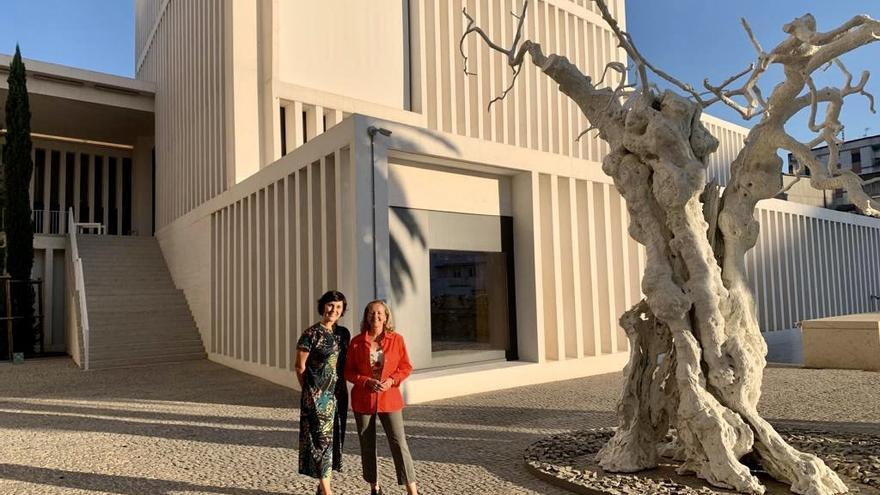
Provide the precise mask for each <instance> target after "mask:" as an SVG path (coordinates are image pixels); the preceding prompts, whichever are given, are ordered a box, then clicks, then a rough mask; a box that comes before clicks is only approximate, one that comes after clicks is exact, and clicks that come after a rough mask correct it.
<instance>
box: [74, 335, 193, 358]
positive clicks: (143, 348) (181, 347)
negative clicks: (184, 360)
mask: <svg viewBox="0 0 880 495" xmlns="http://www.w3.org/2000/svg"><path fill="white" fill-rule="evenodd" d="M90 349H91V355H92V356H93V357H98V355H101V356H106V355H108V354H126V355H128V354H131V355H138V356H145V355H148V354H149V355H152V354H156V355H158V354H168V353H169V352H173V353H174V354H180V353H182V352H202V351H204V350H205V348H204V346H202V341H201V340H193V339H190V340H166V341H155V342H136V343H128V344H123V343H119V344H98V343H95V344H94V345H92V346H91V347H90Z"/></svg>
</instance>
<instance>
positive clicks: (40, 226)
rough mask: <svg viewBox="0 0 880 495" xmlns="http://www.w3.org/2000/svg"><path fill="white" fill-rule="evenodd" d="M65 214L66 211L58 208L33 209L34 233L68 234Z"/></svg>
mask: <svg viewBox="0 0 880 495" xmlns="http://www.w3.org/2000/svg"><path fill="white" fill-rule="evenodd" d="M63 215H64V212H63V211H58V210H33V211H32V213H31V219H32V220H33V223H34V234H59V235H64V234H66V233H67V232H65V230H64V227H65V224H64V222H63V221H62V219H63V218H64V216H63Z"/></svg>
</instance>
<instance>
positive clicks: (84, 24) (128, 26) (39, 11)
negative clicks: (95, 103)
mask: <svg viewBox="0 0 880 495" xmlns="http://www.w3.org/2000/svg"><path fill="white" fill-rule="evenodd" d="M16 43H18V44H19V45H20V46H21V55H22V57H24V58H29V59H33V60H39V61H42V62H53V63H56V64H62V65H69V66H72V67H77V68H80V69H88V70H93V71H98V72H107V73H110V74H116V75H120V76H128V77H132V76H133V75H134V0H0V53H3V54H7V55H11V54H13V53H15V44H16Z"/></svg>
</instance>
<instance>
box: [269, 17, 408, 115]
mask: <svg viewBox="0 0 880 495" xmlns="http://www.w3.org/2000/svg"><path fill="white" fill-rule="evenodd" d="M408 3H409V2H408V1H406V0H374V1H370V2H358V1H351V0H325V1H321V2H314V1H311V0H291V1H282V2H279V3H278V7H279V8H278V20H277V25H278V48H279V50H280V53H282V54H283V56H282V57H280V59H279V63H278V73H277V75H276V77H277V78H278V79H279V80H280V81H281V82H286V83H291V84H296V85H300V86H306V87H310V88H320V89H321V90H323V91H326V92H329V93H336V94H339V95H345V96H348V97H351V98H357V99H360V100H364V101H369V102H373V103H378V104H381V105H385V106H388V107H392V108H399V109H404V108H406V107H407V103H408V102H406V101H405V93H404V92H405V90H404V87H405V83H406V80H405V78H406V77H407V76H408V72H406V71H405V69H407V68H406V67H405V63H406V61H405V58H406V53H405V42H406V39H405V38H406V37H405V33H406V31H405V29H406V24H407V22H406V19H404V14H405V10H404V8H405V5H406V4H408Z"/></svg>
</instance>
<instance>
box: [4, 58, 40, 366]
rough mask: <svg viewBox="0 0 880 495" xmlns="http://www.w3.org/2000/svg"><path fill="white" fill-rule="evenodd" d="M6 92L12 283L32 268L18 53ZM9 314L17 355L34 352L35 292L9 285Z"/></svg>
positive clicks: (25, 117) (27, 131)
mask: <svg viewBox="0 0 880 495" xmlns="http://www.w3.org/2000/svg"><path fill="white" fill-rule="evenodd" d="M7 81H8V83H9V92H8V93H7V96H6V147H5V148H4V150H3V162H4V164H5V172H6V173H5V179H6V246H7V247H6V252H7V258H6V269H7V272H8V273H9V275H10V276H11V277H12V278H13V280H23V281H25V280H30V278H31V269H32V268H33V266H34V228H33V224H32V223H31V199H30V192H29V190H30V182H31V174H32V173H33V168H34V166H33V163H32V162H31V147H32V143H31V111H30V106H29V104H28V94H27V80H26V77H25V68H24V63H22V61H21V51H20V50H19V48H18V45H16V47H15V57H13V59H12V64H11V65H10V66H9V78H8V79H7ZM12 311H13V315H14V316H17V317H22V318H16V319H15V322H14V325H13V335H14V339H15V343H14V347H15V351H16V352H27V353H30V352H32V351H33V349H34V340H35V339H34V337H35V333H34V324H33V321H34V318H33V316H34V291H33V288H32V286H31V285H30V284H29V283H25V282H17V283H13V284H12Z"/></svg>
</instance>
